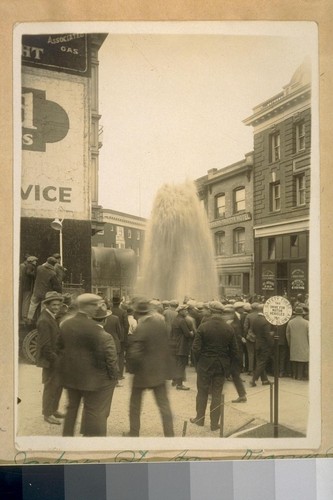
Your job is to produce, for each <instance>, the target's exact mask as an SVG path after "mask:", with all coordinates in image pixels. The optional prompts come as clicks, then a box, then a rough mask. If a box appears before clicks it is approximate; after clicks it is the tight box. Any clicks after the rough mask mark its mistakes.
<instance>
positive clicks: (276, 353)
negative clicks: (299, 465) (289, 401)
mask: <svg viewBox="0 0 333 500" xmlns="http://www.w3.org/2000/svg"><path fill="white" fill-rule="evenodd" d="M274 437H275V438H277V437H279V327H278V326H277V327H276V332H275V334H274Z"/></svg>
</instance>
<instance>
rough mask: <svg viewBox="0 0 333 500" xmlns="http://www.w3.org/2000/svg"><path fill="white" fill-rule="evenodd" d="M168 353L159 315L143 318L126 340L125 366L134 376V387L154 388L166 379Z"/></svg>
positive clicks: (164, 332)
mask: <svg viewBox="0 0 333 500" xmlns="http://www.w3.org/2000/svg"><path fill="white" fill-rule="evenodd" d="M169 362H170V352H169V345H168V334H167V327H166V324H165V321H164V318H163V317H162V316H161V315H159V314H149V315H146V316H143V317H142V318H140V319H139V321H138V326H137V328H136V330H135V334H134V335H131V336H130V337H129V346H128V349H127V355H126V366H127V368H128V370H129V372H130V373H134V378H133V387H145V388H149V387H156V386H158V385H161V384H163V383H164V382H165V381H166V380H167V378H168V371H169Z"/></svg>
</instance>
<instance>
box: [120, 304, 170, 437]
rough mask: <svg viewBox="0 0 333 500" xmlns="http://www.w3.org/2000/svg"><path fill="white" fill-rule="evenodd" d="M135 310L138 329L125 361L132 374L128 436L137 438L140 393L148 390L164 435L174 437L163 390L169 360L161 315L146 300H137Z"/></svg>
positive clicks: (167, 401)
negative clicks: (152, 393)
mask: <svg viewBox="0 0 333 500" xmlns="http://www.w3.org/2000/svg"><path fill="white" fill-rule="evenodd" d="M134 311H135V313H134V315H135V318H136V319H137V321H138V326H137V328H136V330H135V334H134V335H131V336H130V341H129V346H128V350H127V358H126V360H127V367H128V370H129V371H130V373H133V374H134V377H133V383H132V392H131V398H130V431H129V433H128V434H127V435H129V436H139V434H140V414H141V401H142V393H143V391H144V390H146V389H151V390H153V391H154V396H155V400H156V403H157V405H158V407H159V410H160V414H161V417H162V424H163V432H164V436H166V437H173V436H174V430H173V420H172V413H171V408H170V403H169V399H168V395H167V389H166V380H167V378H168V371H169V361H170V355H169V346H168V333H167V327H166V324H165V321H164V318H163V316H162V315H160V314H156V313H155V312H154V311H153V310H152V308H151V305H150V304H149V301H148V300H147V299H144V298H142V299H138V300H137V302H136V303H135V304H134Z"/></svg>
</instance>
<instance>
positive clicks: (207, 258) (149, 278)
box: [139, 181, 218, 301]
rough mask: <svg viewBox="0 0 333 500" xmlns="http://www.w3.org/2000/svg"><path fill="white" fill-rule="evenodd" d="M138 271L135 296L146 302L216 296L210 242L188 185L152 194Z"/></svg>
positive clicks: (203, 216)
mask: <svg viewBox="0 0 333 500" xmlns="http://www.w3.org/2000/svg"><path fill="white" fill-rule="evenodd" d="M141 271H142V272H141V276H142V280H141V284H140V286H139V288H140V290H139V291H140V293H143V294H144V295H146V296H147V297H155V298H159V299H160V300H163V299H173V298H174V299H178V300H179V301H183V299H184V297H185V296H188V297H192V298H195V299H196V300H200V301H209V300H212V299H213V298H216V297H217V296H218V293H217V276H216V270H215V264H214V249H213V242H212V236H211V233H210V230H209V225H208V220H207V216H206V213H205V210H204V209H203V207H202V206H201V204H200V201H199V198H198V196H197V193H196V188H195V185H194V183H193V182H189V181H188V182H185V183H183V184H179V185H175V184H165V185H163V186H162V187H161V188H160V189H159V191H158V192H157V195H156V198H155V201H154V204H153V209H152V213H151V218H150V221H149V224H148V228H147V232H146V239H145V246H144V254H143V264H142V269H141Z"/></svg>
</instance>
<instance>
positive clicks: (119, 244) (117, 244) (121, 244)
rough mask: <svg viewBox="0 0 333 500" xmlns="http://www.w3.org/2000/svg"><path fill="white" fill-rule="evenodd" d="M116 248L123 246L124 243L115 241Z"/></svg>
mask: <svg viewBox="0 0 333 500" xmlns="http://www.w3.org/2000/svg"><path fill="white" fill-rule="evenodd" d="M116 248H125V243H116Z"/></svg>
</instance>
